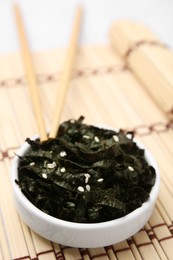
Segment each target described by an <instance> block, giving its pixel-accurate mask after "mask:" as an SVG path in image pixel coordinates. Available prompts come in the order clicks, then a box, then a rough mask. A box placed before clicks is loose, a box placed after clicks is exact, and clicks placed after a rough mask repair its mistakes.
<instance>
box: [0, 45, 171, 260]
mask: <svg viewBox="0 0 173 260" xmlns="http://www.w3.org/2000/svg"><path fill="white" fill-rule="evenodd" d="M65 51H66V50H63V49H61V50H52V51H47V52H43V53H35V54H33V61H34V65H35V68H36V77H37V80H38V83H39V87H40V94H41V101H42V104H43V111H44V114H45V119H46V128H47V129H49V128H50V126H51V122H52V114H53V109H54V104H55V102H56V93H57V88H58V83H59V81H60V78H61V71H62V69H63V64H64V58H65ZM0 67H1V70H0V259H5V260H8V259H9V260H11V259H12V260H17V259H18V260H19V259H32V260H34V259H41V260H42V259H46V260H47V259H50V260H51V259H59V260H63V259H65V260H66V259H67V260H80V259H81V260H89V259H98V260H99V259H100V260H101V259H105V260H109V259H111V260H116V259H120V260H121V259H122V260H124V259H132V260H134V259H137V260H141V259H144V260H145V259H146V260H153V259H156V260H157V259H173V250H172V248H173V208H172V206H171V205H172V204H173V175H172V174H171V173H172V165H173V146H172V145H170V144H171V142H172V138H173V124H172V121H170V120H169V119H168V118H167V117H166V116H165V113H164V112H163V111H162V110H161V109H159V107H158V106H157V105H156V103H155V102H153V99H152V97H151V96H150V95H149V94H148V92H146V91H145V89H144V87H143V85H142V84H141V83H140V82H139V81H138V80H137V79H136V77H135V76H134V75H133V73H132V71H131V70H129V68H128V67H127V66H126V63H125V62H124V61H123V60H122V59H120V57H119V56H118V55H117V54H116V53H115V51H113V50H112V49H111V48H110V46H95V47H81V48H80V49H79V50H78V53H77V58H76V63H75V65H74V69H73V71H72V77H71V83H70V86H69V90H68V93H67V97H66V102H65V106H64V109H63V114H62V121H64V120H67V119H69V118H78V117H79V116H80V115H83V116H85V122H86V123H89V124H100V125H105V126H111V127H115V128H125V129H129V130H133V131H134V132H135V134H136V138H138V139H139V140H141V141H142V142H143V143H144V145H145V146H146V147H147V148H148V149H150V151H151V152H152V154H153V156H154V157H155V159H156V161H157V162H158V165H159V168H160V172H161V187H160V193H159V198H158V201H157V204H156V207H155V210H154V212H153V215H152V217H151V218H150V220H149V221H148V223H147V224H146V225H145V227H143V229H142V230H140V231H139V232H138V233H137V234H136V235H134V236H133V237H131V238H129V239H127V240H126V241H122V242H121V243H118V244H115V245H110V246H107V247H102V248H92V249H91V248H87V249H86V248H82V249H81V248H71V247H67V246H65V245H60V244H56V243H52V242H51V241H48V240H46V239H44V238H42V237H40V236H39V235H37V234H36V233H35V232H33V231H32V230H30V229H29V228H28V227H27V226H26V225H25V223H23V221H22V220H21V219H20V217H19V216H18V214H17V213H16V210H15V207H14V201H13V194H12V189H11V183H10V176H9V175H10V169H11V163H12V159H13V157H14V153H15V152H16V151H17V150H18V148H19V147H20V145H21V144H22V143H23V142H24V140H25V139H26V137H31V136H33V135H35V134H37V125H36V122H35V119H34V111H33V109H32V105H31V102H30V94H29V92H28V88H27V85H26V76H25V74H24V69H23V66H22V61H21V60H20V55H19V54H18V53H16V54H11V55H4V56H2V55H1V56H0ZM132 93H133V95H132ZM146 108H147V109H146Z"/></svg>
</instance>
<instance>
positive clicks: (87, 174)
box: [84, 173, 91, 183]
mask: <svg viewBox="0 0 173 260" xmlns="http://www.w3.org/2000/svg"><path fill="white" fill-rule="evenodd" d="M84 176H85V183H88V180H89V178H90V177H91V176H90V174H89V173H85V174H84Z"/></svg>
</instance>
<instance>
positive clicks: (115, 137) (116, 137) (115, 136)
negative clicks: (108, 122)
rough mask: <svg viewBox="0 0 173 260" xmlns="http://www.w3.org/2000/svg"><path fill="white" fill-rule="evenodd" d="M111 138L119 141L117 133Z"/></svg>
mask: <svg viewBox="0 0 173 260" xmlns="http://www.w3.org/2000/svg"><path fill="white" fill-rule="evenodd" d="M113 139H114V141H115V142H117V143H118V142H119V137H118V136H117V135H113Z"/></svg>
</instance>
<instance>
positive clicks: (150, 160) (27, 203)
mask: <svg viewBox="0 0 173 260" xmlns="http://www.w3.org/2000/svg"><path fill="white" fill-rule="evenodd" d="M109 129H110V128H109ZM37 137H38V136H34V137H32V138H31V139H32V140H34V139H36V138H37ZM134 142H136V144H137V146H138V147H139V148H141V149H144V157H145V159H146V160H147V162H148V163H149V164H150V165H152V166H153V167H154V168H155V172H156V179H155V183H154V185H153V187H152V188H151V191H150V197H149V198H148V200H147V201H145V202H144V203H143V204H142V206H141V207H139V208H137V209H135V210H133V211H132V212H130V213H129V214H127V215H125V216H123V217H120V218H117V219H113V220H109V221H105V222H99V223H77V222H70V221H67V220H63V219H59V218H56V217H53V216H51V215H48V214H47V213H45V212H43V211H41V210H40V209H39V208H37V207H36V206H35V205H34V204H33V203H32V202H30V201H29V199H27V197H26V196H25V195H24V194H23V193H22V191H21V189H20V187H19V185H18V184H17V183H16V182H15V180H16V179H18V171H17V167H18V164H19V156H23V155H24V153H25V152H26V151H27V150H28V149H29V147H30V145H29V144H28V143H27V142H26V141H25V142H24V143H23V144H22V145H21V147H20V148H19V150H18V151H17V152H16V154H15V158H14V159H13V162H12V168H11V179H12V186H13V191H14V193H15V196H16V197H17V198H18V200H20V202H22V204H24V205H25V207H27V208H29V209H30V211H32V212H33V213H34V215H35V216H37V217H39V218H41V219H42V220H44V221H48V222H49V223H51V224H54V225H60V226H61V227H64V228H67V227H68V228H71V229H74V228H75V229H80V230H81V229H82V230H85V229H87V230H90V229H91V230H94V229H98V228H102V229H106V228H107V227H110V226H115V225H116V226H118V225H119V224H123V223H126V222H127V221H130V220H131V219H133V218H134V217H135V218H137V216H138V215H140V214H141V213H142V212H145V210H147V208H148V207H149V206H150V203H152V204H153V203H154V204H155V201H156V199H157V196H158V193H159V188H160V172H159V169H158V165H157V163H156V161H155V159H154V158H153V156H152V154H151V153H150V151H149V150H148V149H147V148H146V147H145V146H144V145H143V144H142V143H141V142H139V141H138V140H136V138H134Z"/></svg>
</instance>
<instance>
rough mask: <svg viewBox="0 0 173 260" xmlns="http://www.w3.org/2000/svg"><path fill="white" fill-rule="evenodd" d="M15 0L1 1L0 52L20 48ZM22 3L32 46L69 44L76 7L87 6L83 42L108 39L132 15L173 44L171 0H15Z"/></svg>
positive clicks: (97, 41)
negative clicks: (111, 29) (118, 22)
mask: <svg viewBox="0 0 173 260" xmlns="http://www.w3.org/2000/svg"><path fill="white" fill-rule="evenodd" d="M13 2H14V1H12V0H1V1H0V20H1V22H0V39H1V43H0V53H8V52H14V51H17V50H18V48H19V45H18V39H17V32H16V28H15V21H14V16H13V9H12V6H13ZM15 2H17V3H18V4H19V6H20V7H21V11H22V14H23V16H24V17H23V18H24V22H25V25H26V30H27V34H28V39H29V42H30V46H31V48H32V49H33V50H35V51H39V50H46V49H52V48H57V47H58V48H59V47H62V46H66V43H67V41H68V37H69V33H70V29H71V23H72V20H73V16H74V10H75V7H76V5H77V4H78V3H80V4H82V6H83V8H84V16H83V23H82V30H81V35H80V44H87V45H88V44H89V45H90V44H102V43H105V42H108V29H109V27H110V24H111V23H112V21H114V20H117V19H124V18H128V19H133V20H136V21H139V22H144V23H145V24H146V25H148V26H149V27H150V28H152V29H153V30H154V31H155V32H156V33H157V34H158V36H159V37H160V39H162V40H163V41H164V42H165V43H167V44H168V45H170V46H172V45H173V30H172V24H173V16H172V10H173V1H172V0H167V1H165V0H152V1H151V0H145V1H143V0H130V1H127V0H121V1H115V0H92V1H86V0H70V1H69V0H68V1H67V0H63V1H60V0H44V1H41V0H37V1H35V0H30V1H26V0H16V1H15Z"/></svg>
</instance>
